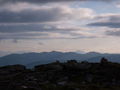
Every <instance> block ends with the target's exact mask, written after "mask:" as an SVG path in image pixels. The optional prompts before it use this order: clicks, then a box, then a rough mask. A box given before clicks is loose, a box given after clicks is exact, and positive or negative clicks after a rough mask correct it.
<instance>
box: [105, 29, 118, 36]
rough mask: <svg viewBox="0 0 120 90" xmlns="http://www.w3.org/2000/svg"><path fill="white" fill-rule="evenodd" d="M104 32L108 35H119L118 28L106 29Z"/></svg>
mask: <svg viewBox="0 0 120 90" xmlns="http://www.w3.org/2000/svg"><path fill="white" fill-rule="evenodd" d="M105 33H106V35H109V36H119V37H120V30H117V31H116V30H113V31H106V32H105Z"/></svg>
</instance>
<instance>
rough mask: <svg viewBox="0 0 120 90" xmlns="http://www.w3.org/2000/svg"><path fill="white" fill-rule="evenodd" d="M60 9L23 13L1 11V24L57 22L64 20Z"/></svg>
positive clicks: (25, 11) (26, 11)
mask: <svg viewBox="0 0 120 90" xmlns="http://www.w3.org/2000/svg"><path fill="white" fill-rule="evenodd" d="M62 16H63V17H64V15H63V14H62V10H61V9H60V8H51V9H41V10H23V11H21V12H12V11H0V23H31V22H48V21H56V20H59V19H61V18H63V17H62Z"/></svg>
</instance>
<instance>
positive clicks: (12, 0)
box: [0, 0, 118, 4]
mask: <svg viewBox="0 0 120 90" xmlns="http://www.w3.org/2000/svg"><path fill="white" fill-rule="evenodd" d="M63 1H66V2H70V1H107V2H108V1H115V0H0V3H1V4H4V3H17V2H28V3H50V2H63ZM116 1H118V0H116Z"/></svg>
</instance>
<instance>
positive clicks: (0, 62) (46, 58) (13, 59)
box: [0, 51, 120, 67]
mask: <svg viewBox="0 0 120 90" xmlns="http://www.w3.org/2000/svg"><path fill="white" fill-rule="evenodd" d="M102 57H106V58H107V59H109V60H110V61H112V62H119V60H120V54H106V53H105V54H102V53H97V52H89V53H85V54H78V53H75V52H57V51H52V52H41V53H24V54H10V55H7V56H3V57H0V66H4V65H13V64H23V65H27V66H29V67H32V66H34V65H38V64H46V63H50V62H54V61H56V60H59V61H61V62H64V61H66V60H72V59H75V60H78V61H84V60H86V61H89V62H99V60H100V59H101V58H102Z"/></svg>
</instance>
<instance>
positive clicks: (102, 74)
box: [0, 58, 120, 90]
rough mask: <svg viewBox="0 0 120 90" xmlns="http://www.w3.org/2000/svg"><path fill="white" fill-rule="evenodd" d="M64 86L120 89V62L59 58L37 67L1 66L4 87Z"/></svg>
mask: <svg viewBox="0 0 120 90" xmlns="http://www.w3.org/2000/svg"><path fill="white" fill-rule="evenodd" d="M106 87H108V88H109V89H108V88H106ZM103 88H104V89H103ZM111 88H112V89H111ZM64 89H65V90H120V64H118V63H111V62H108V60H107V59H105V58H102V59H101V62H100V63H89V62H87V61H83V62H77V61H76V60H69V61H67V62H65V63H60V62H59V61H56V62H53V63H50V64H45V65H38V66H35V67H34V68H33V69H27V68H26V67H25V66H23V65H9V66H4V67H0V90H64Z"/></svg>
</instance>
